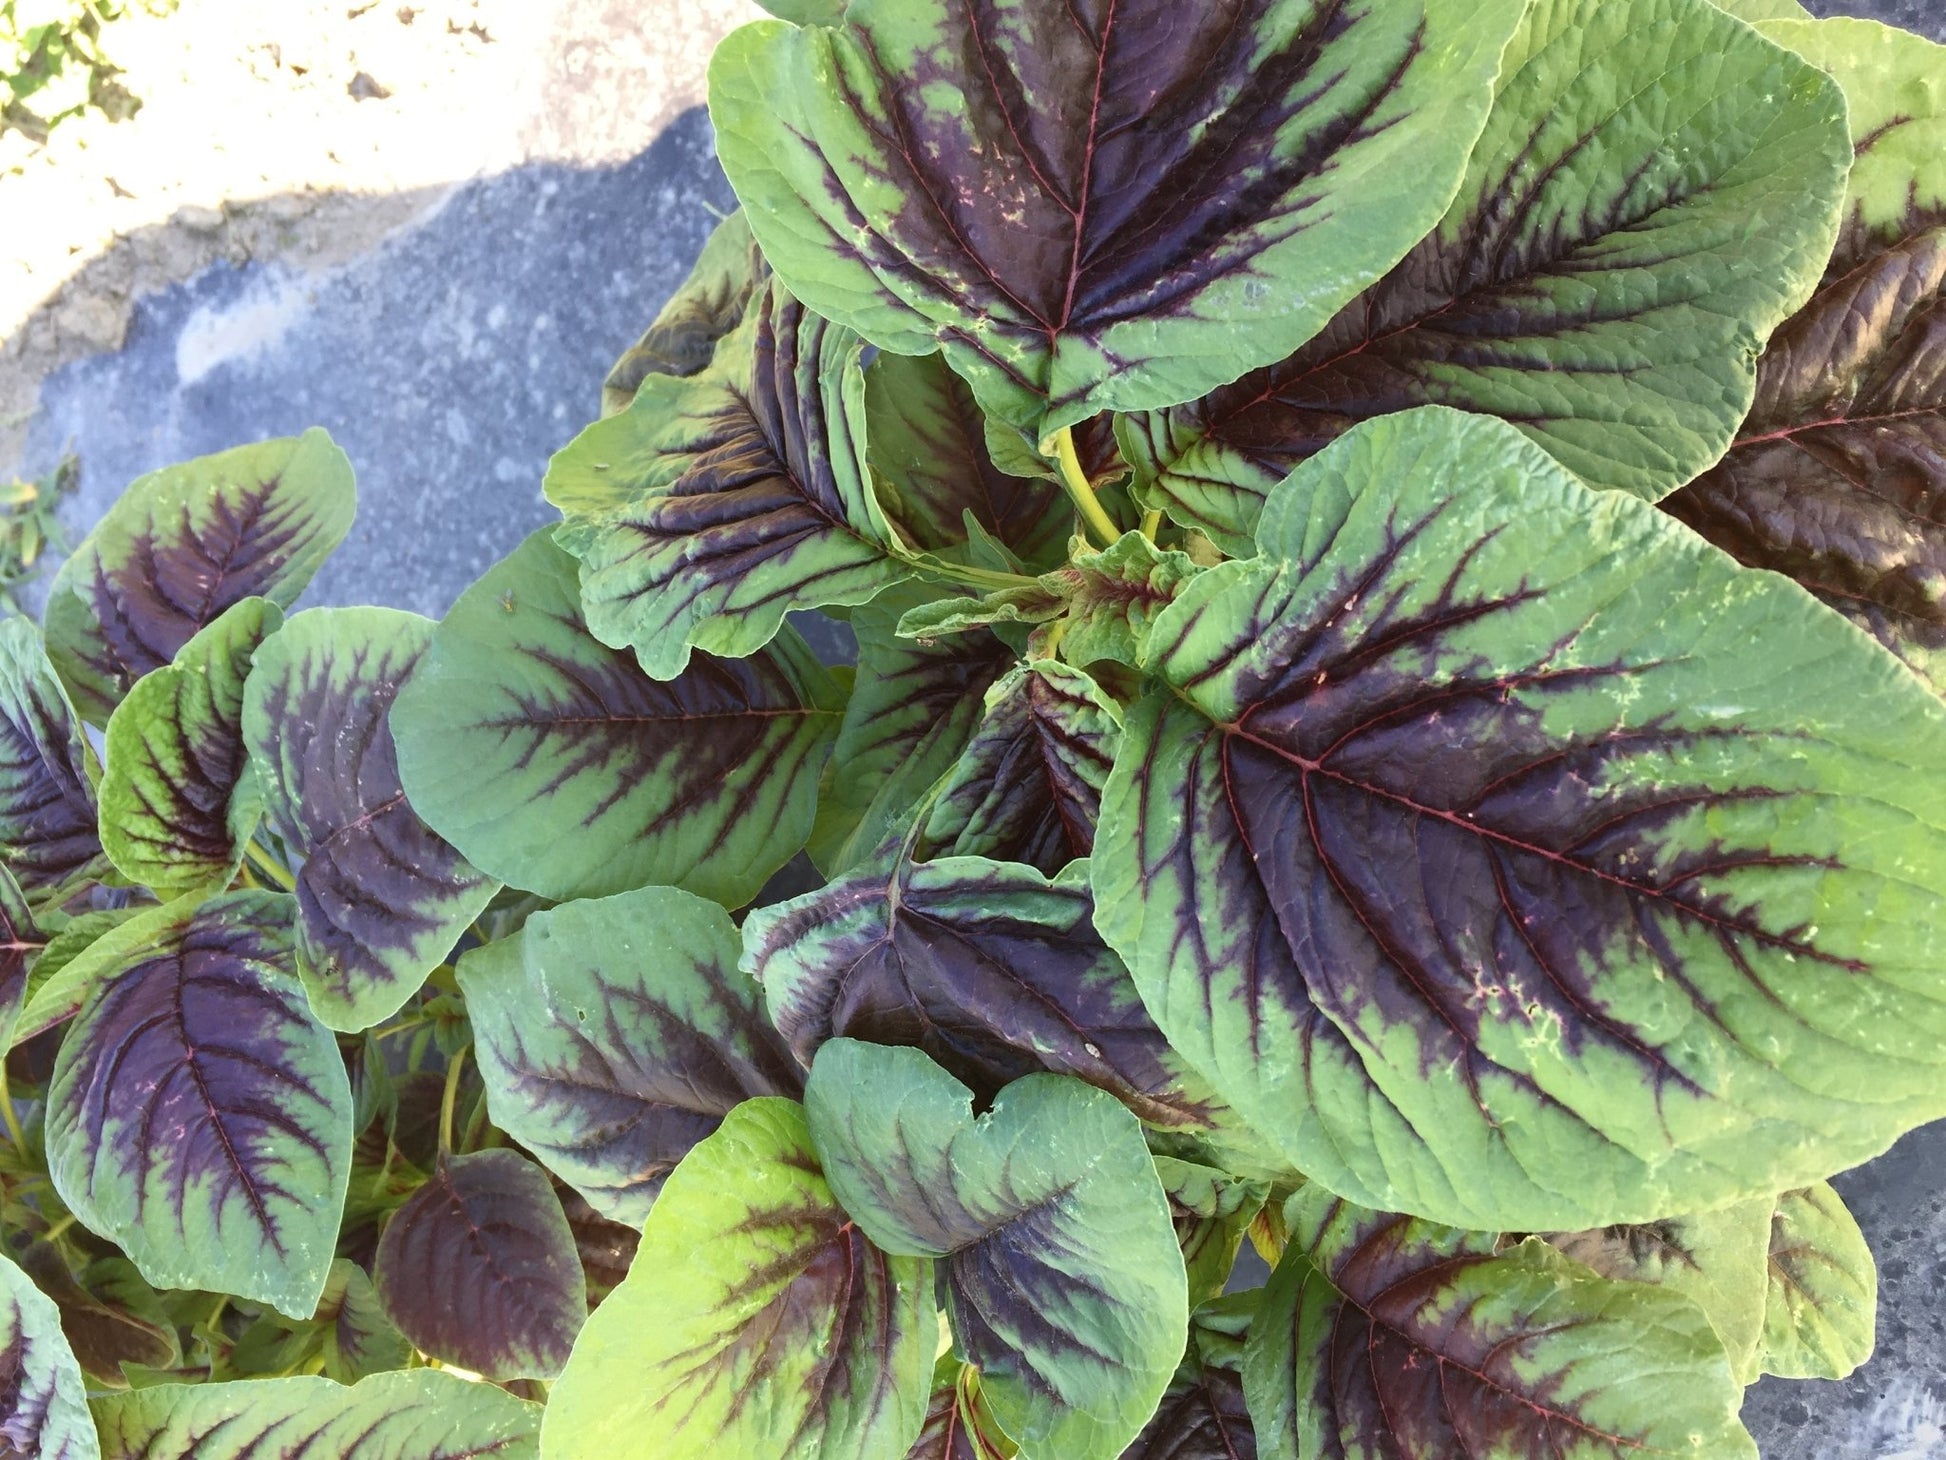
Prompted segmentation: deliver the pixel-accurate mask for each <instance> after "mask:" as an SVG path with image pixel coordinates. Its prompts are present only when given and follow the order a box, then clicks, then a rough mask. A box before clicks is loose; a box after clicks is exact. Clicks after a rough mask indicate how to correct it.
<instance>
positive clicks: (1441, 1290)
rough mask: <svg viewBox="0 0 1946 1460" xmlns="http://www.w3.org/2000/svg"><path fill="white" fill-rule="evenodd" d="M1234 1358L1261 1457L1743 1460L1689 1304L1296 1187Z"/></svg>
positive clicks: (1743, 1438) (1729, 1405)
mask: <svg viewBox="0 0 1946 1460" xmlns="http://www.w3.org/2000/svg"><path fill="white" fill-rule="evenodd" d="M1290 1209H1291V1210H1290V1215H1291V1226H1292V1234H1291V1236H1292V1242H1291V1248H1290V1250H1289V1251H1288V1252H1287V1253H1286V1254H1285V1256H1284V1260H1283V1261H1282V1262H1281V1263H1279V1264H1278V1267H1277V1271H1276V1272H1275V1273H1274V1274H1273V1275H1272V1277H1271V1280H1270V1286H1269V1288H1268V1289H1267V1290H1266V1291H1265V1293H1264V1299H1263V1309H1262V1311H1261V1313H1260V1314H1259V1316H1258V1320H1257V1322H1256V1323H1255V1324H1254V1325H1253V1326H1252V1329H1251V1333H1250V1339H1249V1342H1248V1345H1247V1346H1246V1349H1245V1355H1244V1366H1243V1384H1244V1392H1245V1393H1246V1394H1247V1395H1248V1397H1249V1401H1250V1413H1251V1415H1252V1417H1253V1418H1254V1419H1255V1420H1256V1426H1257V1440H1258V1446H1259V1453H1260V1454H1261V1455H1262V1456H1264V1457H1265V1460H1273V1457H1274V1460H1297V1457H1298V1456H1312V1455H1331V1456H1337V1457H1342V1460H1448V1457H1450V1456H1455V1455H1477V1456H1492V1457H1500V1456H1514V1455H1523V1456H1524V1455H1559V1456H1563V1457H1569V1460H1625V1457H1630V1456H1635V1457H1640V1456H1643V1455H1688V1456H1693V1457H1695V1460H1738V1457H1741V1460H1756V1456H1757V1447H1756V1445H1755V1444H1753V1443H1752V1442H1751V1439H1750V1436H1749V1434H1748V1432H1746V1431H1745V1430H1744V1428H1743V1426H1742V1425H1740V1424H1739V1423H1738V1422H1737V1410H1738V1408H1739V1406H1740V1405H1741V1404H1742V1402H1743V1391H1742V1388H1741V1386H1739V1385H1738V1384H1737V1382H1736V1381H1735V1379H1733V1378H1732V1377H1731V1375H1730V1367H1729V1363H1728V1361H1727V1360H1726V1359H1725V1358H1724V1357H1723V1349H1722V1345H1721V1344H1720V1343H1719V1342H1718V1341H1717V1338H1716V1334H1715V1333H1714V1332H1713V1331H1712V1330H1711V1328H1710V1326H1709V1322H1708V1320H1707V1319H1706V1318H1705V1317H1704V1316H1703V1312H1702V1310H1701V1309H1699V1308H1698V1307H1696V1305H1695V1304H1693V1303H1691V1302H1689V1301H1688V1300H1687V1299H1684V1298H1680V1297H1677V1296H1676V1295H1675V1294H1673V1293H1667V1292H1663V1291H1661V1290H1660V1289H1657V1288H1653V1287H1648V1286H1645V1285H1639V1284H1635V1283H1617V1282H1611V1281H1609V1280H1608V1279H1606V1278H1601V1277H1597V1276H1595V1275H1594V1274H1593V1273H1591V1272H1589V1271H1588V1270H1587V1269H1586V1268H1583V1267H1579V1266H1577V1265H1576V1264H1574V1263H1572V1262H1569V1261H1568V1260H1567V1259H1566V1258H1564V1257H1562V1256H1561V1255H1560V1254H1559V1253H1558V1252H1556V1251H1554V1249H1553V1248H1551V1247H1548V1246H1547V1245H1546V1244H1545V1243H1543V1242H1540V1241H1539V1240H1537V1239H1530V1240H1528V1241H1525V1242H1520V1243H1517V1244H1515V1245H1513V1246H1512V1247H1509V1248H1507V1249H1506V1250H1504V1251H1502V1250H1498V1248H1497V1243H1496V1239H1495V1238H1493V1237H1491V1236H1486V1235H1483V1234H1480V1233H1475V1232H1460V1231H1455V1230H1454V1229H1452V1228H1449V1227H1437V1226H1434V1225H1433V1224H1431V1223H1429V1222H1421V1221H1415V1220H1413V1219H1412V1218H1410V1217H1402V1216H1394V1215H1392V1214H1390V1213H1384V1212H1372V1211H1366V1210H1364V1209H1362V1208H1359V1207H1354V1206H1351V1205H1350V1204H1348V1203H1345V1202H1341V1201H1338V1200H1337V1199H1336V1198H1334V1197H1332V1196H1331V1194H1330V1193H1329V1192H1327V1191H1324V1190H1323V1189H1321V1188H1319V1187H1316V1186H1312V1187H1307V1188H1306V1189H1305V1190H1303V1191H1301V1192H1299V1193H1298V1194H1297V1195H1296V1196H1295V1197H1293V1198H1292V1199H1291V1203H1290Z"/></svg>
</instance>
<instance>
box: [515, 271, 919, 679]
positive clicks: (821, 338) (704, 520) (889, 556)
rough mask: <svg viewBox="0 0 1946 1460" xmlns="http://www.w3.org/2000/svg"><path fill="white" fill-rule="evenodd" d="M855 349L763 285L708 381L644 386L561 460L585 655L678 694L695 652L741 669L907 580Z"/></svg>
mask: <svg viewBox="0 0 1946 1460" xmlns="http://www.w3.org/2000/svg"><path fill="white" fill-rule="evenodd" d="M861 348H862V347H861V344H860V342H859V340H858V337H857V336H856V335H854V334H852V333H851V332H850V331H849V330H843V329H840V328H839V327H838V326H836V325H834V324H831V323H829V322H828V321H826V320H824V319H821V318H819V317H818V316H817V315H815V314H812V313H810V312H809V311H808V310H806V309H805V308H804V306H803V305H801V304H799V303H798V302H797V301H796V300H795V299H793V298H792V297H791V296H790V295H789V294H788V293H786V292H785V291H784V289H783V287H782V286H781V285H779V284H778V283H777V282H776V281H775V280H772V281H771V283H770V285H769V287H768V288H767V289H765V290H764V292H763V293H761V294H760V295H759V296H758V297H757V298H756V299H755V300H754V301H753V302H752V304H751V307H750V309H749V312H748V313H747V314H746V315H745V316H744V318H743V322H742V323H741V324H740V325H738V326H737V328H736V329H735V330H734V331H732V332H731V333H730V334H728V335H725V336H724V337H723V339H722V341H721V342H720V343H719V344H718V345H717V347H716V354H715V356H714V358H713V359H712V360H711V362H710V365H709V368H708V369H707V370H705V371H703V372H702V373H701V374H698V375H694V376H691V377H688V378H686V379H685V378H682V377H679V376H674V375H654V376H650V377H649V378H647V379H646V380H644V381H643V382H642V385H641V389H640V390H639V391H638V392H637V393H636V397H635V400H634V402H633V403H632V404H631V405H630V406H629V408H628V409H627V410H625V411H623V412H622V413H621V414H620V415H615V416H610V417H608V418H607V419H606V420H602V421H597V422H596V423H595V424H594V425H592V426H590V427H588V429H587V430H585V431H583V432H582V433H581V434H580V435H579V436H577V437H576V438H575V439H574V440H573V441H572V442H571V443H570V444H569V445H568V446H566V447H565V448H563V449H562V450H561V451H560V452H559V453H558V454H557V455H556V456H555V458H554V460H553V461H552V462H551V463H550V464H549V465H548V469H547V483H546V491H547V498H548V500H549V501H550V502H552V503H553V504H554V505H555V506H556V507H559V508H560V509H561V511H562V513H563V514H565V515H566V516H567V518H568V521H567V523H566V524H565V525H564V526H563V527H562V528H561V529H560V531H559V533H558V536H557V541H559V542H560V543H561V545H562V546H563V547H565V548H567V549H568V551H570V552H572V553H573V554H574V555H575V556H576V557H577V558H579V559H580V560H581V600H582V604H583V606H584V608H585V609H586V612H587V615H588V627H589V629H590V630H591V631H592V632H593V633H594V635H595V637H596V638H598V639H600V640H601V641H602V642H603V643H604V644H608V645H611V646H613V647H615V648H618V649H620V648H633V649H634V650H635V653H636V657H637V658H639V659H640V660H641V662H642V667H643V668H644V669H646V670H647V671H648V672H649V673H650V674H652V675H654V676H655V677H656V678H657V679H674V678H675V677H676V676H677V675H679V674H681V673H682V671H683V669H684V668H685V666H687V665H688V663H689V657H690V649H691V647H692V646H693V647H695V648H697V649H705V650H708V651H709V652H711V653H714V654H723V655H728V656H732V657H740V656H742V655H745V654H749V653H751V652H752V651H753V650H756V649H760V648H762V647H763V646H764V645H765V644H767V643H769V642H770V640H771V638H772V637H773V636H774V635H775V634H776V633H777V630H778V629H779V628H780V627H781V626H782V625H783V622H784V615H785V614H786V613H787V612H789V611H790V610H791V609H794V608H817V607H820V606H822V605H825V604H847V603H863V602H864V601H865V600H866V599H868V598H870V597H871V596H872V595H873V594H875V593H877V592H878V591H879V590H880V589H882V588H885V587H887V586H889V585H890V584H893V583H896V582H899V581H900V580H902V579H904V578H906V577H908V576H909V575H910V572H911V569H910V568H909V567H908V566H906V565H905V564H903V563H901V562H900V561H898V560H897V559H896V558H895V557H894V556H893V551H892V548H893V537H892V534H891V530H890V529H889V528H888V527H887V525H886V522H885V517H884V514H883V513H882V512H880V510H879V508H878V504H877V501H876V500H875V499H874V497H873V495H872V488H871V480H870V477H869V475H868V474H867V472H866V468H865V460H864V454H865V404H864V394H865V381H864V375H863V371H862V368H861V365H860V362H859V353H860V350H861Z"/></svg>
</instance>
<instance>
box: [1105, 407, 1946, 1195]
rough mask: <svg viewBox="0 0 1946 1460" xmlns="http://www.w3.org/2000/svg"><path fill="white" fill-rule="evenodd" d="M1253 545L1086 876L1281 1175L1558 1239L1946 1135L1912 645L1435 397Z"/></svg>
mask: <svg viewBox="0 0 1946 1460" xmlns="http://www.w3.org/2000/svg"><path fill="white" fill-rule="evenodd" d="M1261 531H1262V533H1263V541H1264V551H1265V556H1264V557H1263V559H1261V560H1259V561H1255V562H1250V563H1232V564H1226V565H1224V566H1222V567H1219V568H1214V569H1212V570H1210V571H1209V572H1207V573H1205V574H1204V575H1203V576H1202V577H1200V578H1198V579H1197V580H1196V582H1195V583H1194V584H1192V585H1191V586H1190V588H1189V589H1188V590H1187V591H1186V593H1185V594H1184V596H1183V597H1182V598H1180V599H1178V600H1177V602H1176V603H1175V605H1174V606H1172V607H1171V608H1170V609H1169V611H1168V612H1167V613H1166V614H1165V615H1164V616H1163V619H1162V620H1161V622H1160V623H1159V624H1158V626H1157V629H1156V635H1155V638H1154V639H1153V641H1152V643H1151V656H1150V662H1149V668H1150V669H1151V671H1152V672H1154V673H1155V674H1156V675H1158V676H1159V678H1160V679H1161V680H1162V681H1163V683H1164V684H1165V685H1166V686H1169V688H1168V689H1166V690H1164V691H1161V692H1158V693H1157V694H1155V695H1153V696H1152V697H1151V698H1150V699H1149V700H1148V701H1146V702H1145V703H1144V704H1143V705H1142V706H1141V707H1139V708H1138V709H1137V710H1135V711H1134V712H1132V713H1131V715H1130V718H1129V723H1128V727H1127V729H1126V731H1125V733H1124V739H1123V745H1122V751H1121V754H1120V757H1119V758H1118V760H1117V762H1116V767H1115V772H1114V774H1113V775H1112V776H1111V777H1110V778H1109V783H1108V788H1107V791H1106V793H1105V795H1104V798H1103V813H1102V825H1101V831H1100V835H1099V838H1098V840H1097V842H1096V846H1095V854H1094V857H1093V859H1092V866H1093V869H1094V887H1095V893H1096V901H1097V912H1096V921H1097V924H1098V925H1099V926H1100V927H1101V929H1102V931H1103V933H1104V934H1105V935H1106V936H1107V938H1108V941H1109V943H1110V944H1111V945H1112V946H1114V947H1115V948H1116V949H1117V950H1118V951H1119V952H1120V953H1121V954H1122V956H1123V957H1124V958H1125V959H1126V960H1127V962H1128V966H1129V968H1130V970H1131V972H1132V973H1133V974H1134V976H1135V980H1136V983H1137V984H1138V985H1139V986H1140V988H1141V990H1142V995H1143V999H1144V1002H1145V1003H1146V1004H1147V1005H1148V1008H1149V1011H1150V1013H1151V1014H1153V1015H1154V1016H1155V1018H1156V1022H1157V1023H1158V1024H1159V1025H1160V1026H1161V1028H1162V1030H1163V1032H1164V1033H1165V1034H1166V1035H1168V1036H1169V1038H1170V1042H1171V1043H1172V1044H1173V1045H1174V1046H1175V1048H1176V1049H1177V1050H1178V1051H1180V1052H1181V1054H1182V1055H1183V1057H1184V1058H1185V1059H1186V1060H1188V1061H1189V1062H1190V1063H1191V1064H1192V1065H1194V1066H1195V1067H1197V1068H1198V1069H1200V1070H1201V1071H1202V1072H1203V1074H1204V1075H1205V1076H1206V1077H1208V1079H1209V1080H1210V1082H1211V1083H1212V1084H1213V1085H1214V1086H1215V1088H1216V1091H1217V1093H1218V1094H1219V1095H1221V1096H1223V1097H1224V1098H1225V1099H1226V1100H1228V1101H1229V1102H1230V1103H1231V1104H1233V1105H1234V1106H1235V1107H1236V1108H1237V1110H1238V1112H1239V1113H1240V1114H1241V1115H1242V1116H1243V1118H1244V1120H1245V1121H1247V1122H1248V1123H1249V1124H1250V1125H1251V1126H1253V1127H1255V1128H1256V1129H1258V1130H1260V1131H1262V1132H1264V1133H1265V1134H1266V1135H1267V1136H1270V1137H1272V1138H1273V1139H1275V1140H1277V1141H1279V1142H1280V1143H1281V1145H1282V1148H1283V1150H1284V1152H1285V1154H1286V1155H1287V1156H1288V1157H1289V1159H1290V1160H1291V1161H1292V1162H1293V1164H1295V1165H1296V1166H1297V1167H1298V1168H1299V1169H1301V1170H1303V1171H1305V1172H1306V1173H1307V1174H1308V1175H1310V1176H1312V1177H1313V1178H1314V1179H1316V1180H1319V1181H1322V1182H1324V1183H1325V1184H1326V1185H1327V1186H1330V1187H1331V1188H1332V1189H1333V1190H1336V1191H1340V1192H1342V1193H1345V1194H1347V1195H1348V1196H1350V1197H1352V1198H1353V1199H1358V1198H1360V1197H1362V1198H1363V1199H1364V1200H1365V1201H1366V1203H1367V1204H1369V1205H1373V1206H1383V1207H1384V1208H1385V1209H1387V1210H1399V1211H1410V1212H1414V1213H1415V1214H1418V1215H1422V1216H1426V1217H1428V1218H1431V1219H1434V1220H1446V1221H1449V1222H1452V1223H1454V1224H1455V1225H1461V1224H1463V1225H1466V1226H1471V1227H1476V1228H1481V1229H1486V1230H1512V1231H1547V1230H1559V1229H1564V1228H1578V1227H1587V1226H1594V1225H1601V1224H1605V1223H1610V1222H1617V1221H1652V1220H1655V1219H1657V1218H1659V1217H1663V1216H1668V1215H1670V1214H1672V1213H1677V1212H1683V1211H1695V1210H1698V1209H1707V1208H1709V1207H1711V1206H1714V1205H1720V1204H1723V1203H1726V1202H1728V1201H1731V1200H1733V1199H1736V1198H1738V1197H1742V1196H1749V1195H1755V1194H1759V1193H1762V1192H1765V1191H1768V1190H1770V1189H1772V1188H1774V1186H1775V1185H1776V1183H1777V1182H1778V1181H1779V1180H1783V1181H1795V1180H1809V1179H1816V1178H1820V1177H1822V1176H1824V1175H1827V1174H1829V1173H1830V1172H1832V1171H1835V1170H1838V1169H1841V1168H1843V1167H1846V1166H1849V1165H1852V1164H1854V1163H1856V1162H1858V1161H1860V1160H1863V1159H1865V1158H1866V1157H1868V1156H1871V1155H1873V1154H1876V1153H1877V1152H1878V1151H1880V1150H1882V1149H1884V1148H1885V1147H1886V1146H1887V1145H1889V1144H1890V1143H1891V1141H1892V1140H1893V1139H1894V1138H1896V1137H1897V1136H1898V1135H1899V1134H1900V1133H1901V1132H1903V1131H1904V1130H1906V1129H1908V1128H1910V1127H1911V1126H1913V1125H1916V1124H1919V1123H1921V1122H1923V1121H1926V1120H1928V1119H1932V1118H1934V1117H1935V1116H1937V1115H1939V1114H1940V1113H1941V1112H1942V1110H1946V1080H1942V1079H1941V1061H1942V1059H1946V1043H1942V1036H1946V977H1942V974H1941V972H1940V970H1941V966H1942V957H1941V953H1942V948H1943V947H1946V943H1943V942H1942V939H1943V938H1946V778H1943V777H1942V774H1941V772H1942V770H1943V769H1946V711H1943V710H1942V708H1941V707H1940V705H1939V702H1938V701H1937V700H1935V699H1933V698H1932V697H1931V696H1929V695H1928V694H1926V693H1925V691H1924V689H1923V688H1922V687H1921V686H1920V685H1919V684H1917V683H1916V682H1915V681H1913V680H1912V679H1911V677H1910V676H1909V675H1907V674H1905V673H1904V671H1902V670H1901V669H1900V668H1899V666H1898V665H1897V664H1896V663H1895V662H1894V661H1893V660H1892V659H1891V658H1890V656H1888V655H1885V654H1883V653H1881V652H1880V651H1879V650H1877V649H1876V648H1875V647H1873V646H1872V645H1870V644H1869V643H1868V642H1867V641H1866V640H1865V639H1864V638H1863V637H1862V636H1861V635H1860V634H1859V633H1858V632H1857V631H1856V630H1855V629H1853V628H1852V627H1851V626H1850V625H1848V624H1846V623H1844V622H1843V621H1842V620H1841V619H1839V618H1837V617H1836V616H1835V615H1832V614H1830V613H1829V612H1828V611H1826V610H1825V609H1823V608H1822V607H1820V606H1819V605H1818V604H1816V603H1814V602H1812V601H1811V600H1810V599H1808V598H1807V597H1806V596H1805V595H1804V594H1803V593H1801V592H1800V591H1799V590H1797V589H1796V588H1795V587H1794V586H1793V585H1791V584H1789V583H1787V582H1785V581H1783V580H1782V579H1780V578H1777V577H1775V576H1774V575H1770V574H1763V573H1752V572H1748V571H1746V570H1744V569H1740V568H1738V567H1736V566H1735V565H1734V564H1733V563H1732V562H1731V561H1730V560H1729V559H1727V558H1726V557H1724V556H1722V555H1721V554H1719V553H1717V552H1716V551H1715V550H1714V549H1712V548H1710V547H1708V546H1707V545H1706V544H1704V543H1702V542H1701V541H1700V540H1698V539H1696V538H1695V537H1694V536H1693V535H1692V534H1689V533H1687V532H1686V531H1684V530H1683V529H1681V528H1680V527H1679V526H1678V525H1677V524H1675V523H1672V522H1671V521H1670V520H1669V519H1668V518H1667V517H1666V516H1663V515H1662V514H1660V513H1658V512H1656V511H1654V510H1652V509H1651V508H1649V507H1648V506H1647V505H1645V504H1643V503H1641V502H1639V501H1637V500H1635V499H1634V498H1631V497H1629V496H1627V495H1625V494H1622V493H1615V492H1607V493H1596V492H1592V491H1590V490H1589V489H1588V488H1586V487H1584V486H1582V485H1581V484H1580V483H1578V482H1575V481H1574V480H1572V479H1571V478H1570V477H1568V475H1567V474H1566V472H1564V471H1563V470H1562V469H1561V468H1560V467H1559V466H1558V465H1557V464H1556V463H1554V462H1553V461H1552V459H1551V458H1549V457H1548V456H1547V455H1545V454H1544V453H1543V452H1542V451H1541V450H1540V449H1539V448H1538V447H1536V446H1534V445H1533V443H1532V442H1530V441H1528V440H1527V439H1526V438H1525V437H1523V436H1522V435H1520V434H1519V433H1518V432H1517V431H1516V430H1514V428H1512V427H1511V426H1508V425H1506V424H1505V423H1503V422H1499V421H1494V420H1489V419H1486V418H1484V417H1478V416H1462V415H1460V414H1458V413H1456V412H1451V411H1445V410H1443V409H1439V408H1429V409H1427V410H1425V411H1420V412H1414V413H1409V414H1403V415H1399V416H1394V417H1390V418H1387V419H1386V420H1383V421H1378V422H1374V423H1371V424H1369V425H1367V426H1364V427H1361V428H1359V429H1358V430H1357V431H1355V432H1353V433H1351V434H1350V435H1348V436H1347V437H1346V438H1345V439H1343V440H1342V441H1340V442H1338V443H1336V444H1334V445H1333V446H1332V447H1330V448H1329V449H1328V450H1327V451H1326V452H1325V453H1323V454H1322V455H1320V456H1319V457H1318V458H1316V459H1315V460H1314V461H1312V462H1310V463H1307V464H1306V466H1304V467H1302V468H1300V469H1299V470H1298V471H1297V472H1296V473H1294V474H1293V475H1292V477H1291V479H1290V480H1289V481H1288V482H1287V483H1286V484H1285V486H1284V487H1282V488H1280V489H1279V492H1278V494H1276V495H1275V496H1273V498H1272V501H1271V503H1270V505H1269V507H1268V508H1267V509H1266V512H1265V515H1264V522H1263V526H1262V528H1261ZM1786 686H1788V689H1787V688H1786ZM1888 788H1896V791H1895V792H1892V793H1890V794H1888Z"/></svg>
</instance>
